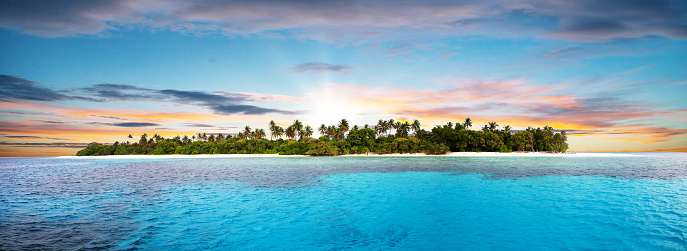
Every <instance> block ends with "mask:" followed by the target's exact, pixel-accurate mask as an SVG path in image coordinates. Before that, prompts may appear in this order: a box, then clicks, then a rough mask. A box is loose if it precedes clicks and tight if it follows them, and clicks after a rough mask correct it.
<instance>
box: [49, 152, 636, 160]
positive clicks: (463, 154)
mask: <svg viewBox="0 0 687 251" xmlns="http://www.w3.org/2000/svg"><path fill="white" fill-rule="evenodd" d="M629 156H641V155H637V154H631V153H563V154H560V153H539V152H529V153H521V152H519V153H498V152H479V153H478V152H452V153H448V154H445V155H426V154H424V153H413V154H400V153H394V154H367V155H365V154H347V155H340V156H336V157H558V158H575V157H629ZM294 157H310V156H307V155H278V154H198V155H108V156H59V157H56V158H64V159H230V158H294Z"/></svg>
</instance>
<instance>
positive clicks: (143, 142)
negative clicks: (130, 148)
mask: <svg viewBox="0 0 687 251" xmlns="http://www.w3.org/2000/svg"><path fill="white" fill-rule="evenodd" d="M138 144H139V145H144V146H145V145H146V144H148V134H147V133H144V134H143V135H141V139H140V140H139V141H138Z"/></svg>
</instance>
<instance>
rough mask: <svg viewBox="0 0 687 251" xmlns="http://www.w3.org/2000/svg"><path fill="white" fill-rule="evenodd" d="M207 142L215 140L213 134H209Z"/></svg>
mask: <svg viewBox="0 0 687 251" xmlns="http://www.w3.org/2000/svg"><path fill="white" fill-rule="evenodd" d="M208 142H215V135H213V134H210V137H208Z"/></svg>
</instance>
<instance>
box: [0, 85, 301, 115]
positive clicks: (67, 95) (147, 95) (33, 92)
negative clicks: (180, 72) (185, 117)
mask: <svg viewBox="0 0 687 251" xmlns="http://www.w3.org/2000/svg"><path fill="white" fill-rule="evenodd" d="M0 87H1V89H0V101H2V102H18V101H43V102H56V101H65V100H85V101H91V102H113V101H152V102H174V103H177V104H188V105H194V106H200V107H204V108H207V109H211V110H213V111H214V112H215V113H217V114H224V115H227V114H244V115H263V114H268V113H278V114H298V113H299V112H295V111H286V110H281V109H272V108H264V107H259V106H255V105H246V104H244V103H246V102H248V101H258V102H261V101H267V102H269V101H287V100H289V99H288V98H287V97H286V96H282V95H265V94H250V93H230V92H217V93H208V92H203V91H185V90H174V89H164V90H158V89H152V88H143V87H138V86H133V85H121V84H97V85H93V86H89V87H85V88H80V89H76V90H61V91H57V90H54V89H50V88H46V87H42V86H41V85H40V84H39V83H36V82H33V81H29V80H26V79H23V78H18V77H13V76H7V75H0ZM102 117H105V118H112V119H123V118H122V117H115V116H102ZM120 124H122V125H124V126H125V125H128V124H132V125H133V124H135V123H120Z"/></svg>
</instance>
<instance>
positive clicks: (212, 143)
mask: <svg viewBox="0 0 687 251" xmlns="http://www.w3.org/2000/svg"><path fill="white" fill-rule="evenodd" d="M470 127H472V120H471V119H470V118H467V119H465V121H464V122H463V123H462V124H461V123H455V125H454V124H453V123H452V122H448V123H446V124H445V125H441V126H435V127H434V128H432V130H431V131H427V130H424V129H421V128H420V121H418V120H415V121H413V123H410V122H408V121H404V122H401V121H394V120H393V119H389V120H382V119H380V120H379V122H378V123H377V124H376V125H374V126H372V127H371V126H369V125H367V124H366V125H364V126H362V127H361V126H358V125H354V126H353V127H350V126H349V123H348V121H347V120H346V119H342V120H341V121H339V123H338V125H330V126H327V125H325V124H322V125H320V127H319V128H318V132H319V133H320V134H321V135H322V136H321V137H319V138H317V139H316V138H313V137H312V135H313V133H314V130H313V128H312V127H311V126H303V123H302V122H300V121H299V120H295V121H294V122H293V124H291V125H289V126H288V127H286V128H284V127H281V126H279V125H277V124H276V123H275V122H274V120H272V121H270V123H269V131H270V135H271V136H270V138H269V139H267V134H266V133H265V130H264V129H255V130H253V129H251V128H250V127H249V126H246V127H245V128H244V130H243V131H241V132H239V133H238V134H236V135H230V134H227V135H223V134H221V133H218V134H206V133H198V134H197V135H193V136H191V137H188V136H183V137H181V136H175V137H173V138H164V137H162V136H160V135H158V134H154V135H153V136H152V137H149V136H148V134H143V135H141V138H140V139H139V140H138V142H134V143H131V142H130V141H128V142H124V143H119V142H115V143H114V144H111V145H110V144H100V143H96V142H93V143H90V144H88V146H87V147H86V148H84V149H82V150H80V151H78V152H77V153H76V156H103V155H168V154H184V155H195V154H280V155H311V156H334V155H344V154H368V153H375V154H392V153H425V154H445V153H448V152H513V151H528V152H552V153H565V152H566V150H567V149H568V143H567V136H566V133H565V131H561V132H555V131H554V129H553V128H552V127H550V126H544V128H533V127H528V128H527V129H525V130H521V131H514V130H511V127H510V126H504V127H503V128H501V129H499V125H498V124H497V123H496V122H493V121H492V122H489V123H488V124H487V125H484V127H482V129H481V130H470ZM411 132H412V133H411ZM128 137H129V139H133V137H132V136H131V134H129V136H128Z"/></svg>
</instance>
